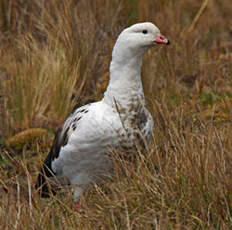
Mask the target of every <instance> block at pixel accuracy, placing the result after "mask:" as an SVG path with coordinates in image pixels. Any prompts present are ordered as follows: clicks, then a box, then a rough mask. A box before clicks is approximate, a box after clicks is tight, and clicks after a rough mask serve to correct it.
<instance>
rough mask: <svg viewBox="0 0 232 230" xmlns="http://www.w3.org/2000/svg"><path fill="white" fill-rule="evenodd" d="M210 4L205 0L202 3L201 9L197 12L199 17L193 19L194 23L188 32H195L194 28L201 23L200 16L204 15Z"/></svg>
mask: <svg viewBox="0 0 232 230" xmlns="http://www.w3.org/2000/svg"><path fill="white" fill-rule="evenodd" d="M208 2H209V0H204V1H203V2H202V4H201V7H200V9H199V10H198V12H197V15H196V16H195V18H194V19H193V22H192V24H191V26H190V27H189V29H188V32H192V31H193V30H194V28H195V27H196V24H197V22H198V21H199V18H200V16H201V15H202V13H203V11H204V10H205V9H206V7H207V5H208Z"/></svg>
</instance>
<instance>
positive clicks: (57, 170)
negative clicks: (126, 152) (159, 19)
mask: <svg viewBox="0 0 232 230" xmlns="http://www.w3.org/2000/svg"><path fill="white" fill-rule="evenodd" d="M159 44H169V40H168V39H166V38H165V37H164V36H163V35H161V33H160V30H159V29H158V28H157V27H156V26H155V25H154V24H152V23H150V22H145V23H137V24H134V25H132V26H130V27H129V28H126V29H125V30H123V31H122V32H121V34H120V35H119V37H118V39H117V41H116V44H115V46H114V49H113V53H112V61H111V63H110V82H109V85H108V88H107V90H106V92H105V94H104V97H103V99H102V100H101V101H98V102H95V103H91V104H87V105H85V106H82V107H80V108H78V109H76V110H75V111H74V112H73V113H72V114H70V115H69V117H68V118H67V119H66V121H65V122H64V124H63V126H62V128H61V129H60V131H59V132H58V133H57V135H56V137H55V140H54V143H53V146H52V148H51V151H50V152H49V154H48V156H47V158H46V160H45V162H44V164H43V167H42V169H41V172H40V174H39V176H38V181H37V184H36V188H37V189H38V190H39V193H40V195H41V196H43V197H48V196H49V194H50V192H53V193H55V191H54V190H53V189H49V188H50V185H49V184H50V183H49V182H51V181H53V182H52V183H51V184H53V183H54V181H59V183H61V184H65V183H67V182H68V183H69V184H71V185H72V186H73V190H74V193H73V195H74V199H75V200H78V199H79V197H80V195H81V194H82V193H83V192H84V191H85V190H86V189H87V188H88V187H89V186H90V185H91V184H92V183H99V182H101V183H102V182H103V181H104V179H105V177H107V176H109V175H110V173H111V172H112V167H113V166H112V160H111V157H110V154H109V153H110V149H112V148H124V147H126V148H127V149H128V148H132V147H133V146H134V145H135V140H136V139H137V138H138V137H141V140H144V139H143V138H145V139H146V141H147V140H149V138H150V137H151V133H152V130H153V119H152V116H151V114H150V113H149V111H148V110H147V109H146V104H145V99H144V93H143V86H142V82H141V66H142V58H143V55H144V53H145V52H146V51H147V50H148V48H151V47H154V46H156V45H159ZM52 187H53V186H52ZM50 190H51V191H50Z"/></svg>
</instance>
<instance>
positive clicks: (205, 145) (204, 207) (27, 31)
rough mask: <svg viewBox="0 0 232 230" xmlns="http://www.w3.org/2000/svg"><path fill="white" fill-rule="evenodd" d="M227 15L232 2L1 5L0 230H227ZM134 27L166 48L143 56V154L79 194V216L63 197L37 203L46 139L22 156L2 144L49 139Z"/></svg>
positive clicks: (95, 89)
mask: <svg viewBox="0 0 232 230" xmlns="http://www.w3.org/2000/svg"><path fill="white" fill-rule="evenodd" d="M231 14H232V5H231V0H223V1H217V0H212V1H200V0H179V1H168V0H162V1H150V0H128V1H119V0H112V1H109V0H97V1H84V0H80V1H73V0H61V1H55V0H51V1H40V0H39V1H34V2H32V1H29V0H17V1H6V0H3V1H2V3H1V7H0V60H1V62H0V154H1V155H0V184H1V186H0V197H1V199H0V226H1V227H0V228H1V229H107V230H108V229H131V230H132V229H133V230H134V229H146V230H147V229H156V230H158V229H159V230H163V229H175V230H177V229H181V230H182V229H186V230H187V229H210V230H213V229H215V230H216V229H221V230H227V229H228V230H229V229H232V217H231V216H232V215H231V212H232V182H231V176H232V170H231V169H232V155H231V152H232V149H231V146H232V141H231V136H230V134H232V133H231V130H232V129H231V128H232V126H231V109H230V108H231V98H232V94H231V90H232V85H231V77H232V65H231V53H232V43H231V33H232V24H231ZM139 21H152V22H154V23H156V24H157V25H158V26H159V27H160V29H161V31H162V33H163V34H164V35H166V36H167V37H168V38H170V40H171V45H170V46H169V47H162V48H160V49H156V50H155V49H154V50H150V51H149V52H148V53H147V54H146V56H145V57H144V65H143V83H144V89H145V93H146V98H147V102H148V106H149V108H150V111H151V112H152V114H153V117H154V119H155V128H154V136H153V139H152V141H151V143H150V145H149V149H147V150H146V151H141V150H140V148H138V149H137V151H136V152H135V159H134V161H133V162H128V161H126V160H122V159H118V158H117V157H115V171H116V178H115V180H114V182H113V183H107V184H105V185H104V186H95V187H93V188H92V189H90V190H89V191H87V193H86V194H85V195H84V196H83V198H82V201H83V205H84V209H83V212H82V213H80V214H78V213H77V212H76V211H75V207H74V204H73V201H72V196H71V191H70V190H69V189H67V190H66V189H64V190H63V191H61V192H59V194H58V196H56V197H52V198H51V199H40V198H39V197H38V194H36V192H35V191H34V181H35V178H36V176H37V174H38V170H39V167H40V165H41V163H42V161H43V159H44V158H45V155H46V154H47V152H48V151H49V148H50V147H51V141H52V140H51V138H50V136H49V135H48V138H41V139H39V140H36V141H32V142H31V143H30V144H29V145H27V148H22V150H21V151H20V152H19V151H17V152H16V151H14V150H12V149H9V148H6V146H4V145H3V141H2V139H8V138H10V137H12V136H13V135H15V134H16V133H18V132H20V131H22V130H25V129H28V128H46V129H51V130H52V132H53V131H55V130H56V128H57V126H59V125H60V124H61V123H62V122H63V120H64V119H65V117H66V116H67V114H68V113H69V112H70V111H71V110H72V108H73V107H74V105H76V104H82V103H84V101H86V100H90V99H91V100H92V99H96V98H100V97H101V96H102V92H103V91H104V87H105V85H106V84H105V83H106V82H107V77H108V75H107V74H108V73H107V71H108V66H109V61H110V55H111V50H112V47H113V44H114V42H115V39H116V37H117V35H118V34H119V32H120V31H121V30H122V29H123V28H124V27H126V26H128V25H130V24H132V23H134V22H139ZM103 85H104V86H103ZM28 146H29V148H28Z"/></svg>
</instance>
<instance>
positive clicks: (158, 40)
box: [154, 34, 170, 45]
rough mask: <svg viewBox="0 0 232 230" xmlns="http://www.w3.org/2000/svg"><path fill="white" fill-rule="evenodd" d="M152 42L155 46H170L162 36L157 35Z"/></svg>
mask: <svg viewBox="0 0 232 230" xmlns="http://www.w3.org/2000/svg"><path fill="white" fill-rule="evenodd" d="M154 42H155V43H157V44H165V45H169V44H170V41H169V40H168V39H167V38H166V37H164V36H163V35H162V34H159V35H158V36H157V38H156V39H155V41H154Z"/></svg>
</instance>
